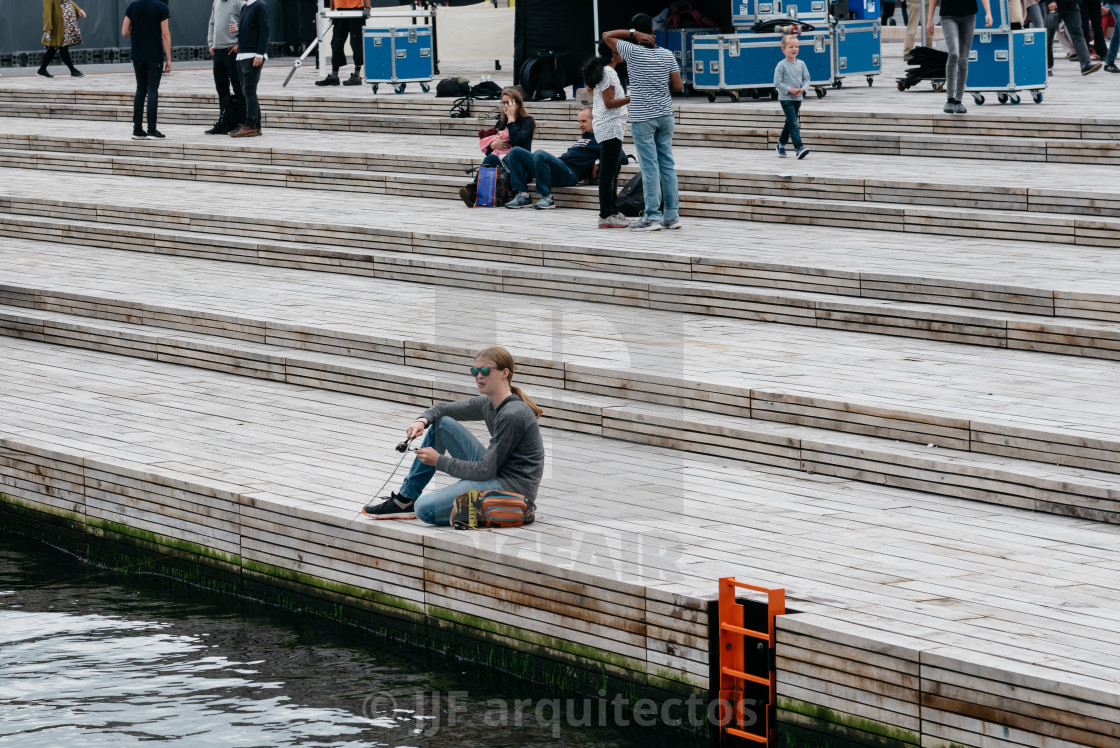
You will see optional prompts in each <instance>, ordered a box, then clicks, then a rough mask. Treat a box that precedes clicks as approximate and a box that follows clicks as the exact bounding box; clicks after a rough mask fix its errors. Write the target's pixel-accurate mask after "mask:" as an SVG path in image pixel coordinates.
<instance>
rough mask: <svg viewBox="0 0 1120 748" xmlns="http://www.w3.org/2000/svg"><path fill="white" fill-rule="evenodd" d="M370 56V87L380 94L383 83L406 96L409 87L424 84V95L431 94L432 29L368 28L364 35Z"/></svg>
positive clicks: (433, 63) (432, 62)
mask: <svg viewBox="0 0 1120 748" xmlns="http://www.w3.org/2000/svg"><path fill="white" fill-rule="evenodd" d="M363 43H364V48H365V53H366V59H365V72H366V83H370V84H372V86H373V92H374V93H377V87H378V84H380V83H391V84H392V85H393V90H394V91H395V92H396V93H404V89H405V85H406V84H408V83H420V88H421V89H423V91H424V93H427V92H428V91H430V90H431V86H429V85H428V84H429V83H431V81H432V78H433V77H434V75H435V55H434V53H433V49H432V27H431V26H421V25H415V26H390V27H388V28H385V27H382V28H367V29H365V32H364V34H363Z"/></svg>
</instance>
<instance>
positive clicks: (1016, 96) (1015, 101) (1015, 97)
mask: <svg viewBox="0 0 1120 748" xmlns="http://www.w3.org/2000/svg"><path fill="white" fill-rule="evenodd" d="M1009 98H1010V99H1011V103H1012V104H1018V103H1019V102H1020V101H1022V99H1020V98H1019V94H1011V96H1010V97H1009Z"/></svg>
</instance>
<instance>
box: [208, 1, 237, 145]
mask: <svg viewBox="0 0 1120 748" xmlns="http://www.w3.org/2000/svg"><path fill="white" fill-rule="evenodd" d="M240 20H241V0H214V5H213V6H212V7H211V8H210V28H209V31H207V44H209V46H210V56H211V57H213V58H214V88H215V90H216V91H217V92H218V121H217V122H215V123H214V126H213V127H211V128H210V129H209V130H206V134H207V135H226V134H228V133H231V132H233V131H234V130H236V129H237V128H239V127H241V123H242V122H244V121H245V97H244V96H242V94H241V75H240V74H239V73H238V72H237V37H236V36H234V35H233V34H231V33H230V30H229V24H234V25H237V23H239V22H240Z"/></svg>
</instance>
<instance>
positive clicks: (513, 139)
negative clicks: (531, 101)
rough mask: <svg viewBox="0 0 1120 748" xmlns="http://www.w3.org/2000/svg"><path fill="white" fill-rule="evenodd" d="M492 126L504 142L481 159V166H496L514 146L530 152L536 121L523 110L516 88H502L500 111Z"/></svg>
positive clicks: (523, 100)
mask: <svg viewBox="0 0 1120 748" xmlns="http://www.w3.org/2000/svg"><path fill="white" fill-rule="evenodd" d="M494 127H495V129H497V130H498V133H499V134H500V135H501V139H502V140H503V141H505V142H504V143H503V144H502V147H500V148H494V149H493V151H494V152H490V153H487V155H486V158H484V159H483V160H482V165H483V166H497V165H498V163H499V162H500V161H501V156H502V155H504V154H506V153H509V152H510V150H511V149H512V148H514V147H516V146H520V147H521V148H524V149H525V150H527V151H529V152H530V153H532V151H533V132H534V130H536V127H537V123H536V121H534V120H533V118H532V117H530V116H529V113H528V112H526V111H525V99H524V98H522V96H521V92H520V91H518V90H517V89H516V88H503V89H502V113H501V114H499V115H498V121H497V122H495V123H494Z"/></svg>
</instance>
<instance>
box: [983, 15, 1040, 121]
mask: <svg viewBox="0 0 1120 748" xmlns="http://www.w3.org/2000/svg"><path fill="white" fill-rule="evenodd" d="M995 4H996V3H992V5H993V6H994V5H995ZM1000 4H1002V3H1000ZM1044 88H1046V29H1018V30H1015V31H988V30H987V29H981V30H978V31H977V32H976V35H975V36H973V37H972V49H971V51H970V52H969V54H968V80H966V81H965V87H964V90H965V91H967V92H968V93H970V94H972V100H973V101H975V102H976V103H977V104H978V105H979V104H983V103H984V94H983V92H984V91H988V92H989V93H995V94H996V98H997V99H998V101H999V103H1001V104H1006V103H1007V102H1009V101H1010V102H1011V103H1012V104H1018V103H1019V94H1018V92H1019V91H1030V94H1031V98H1032V99H1034V103H1036V104H1041V103H1042V90H1043V89H1044Z"/></svg>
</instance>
